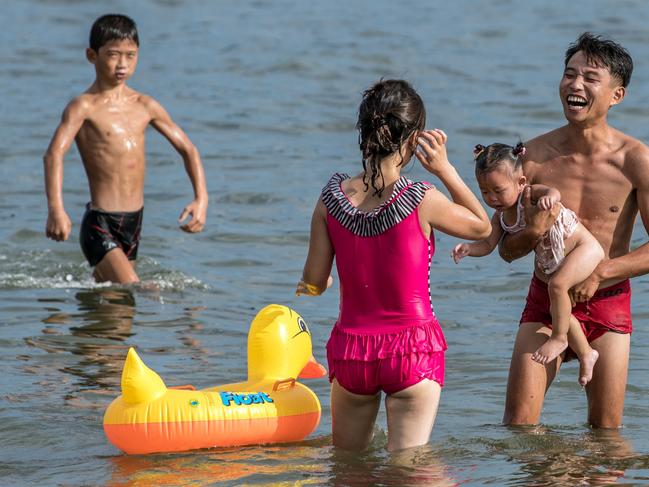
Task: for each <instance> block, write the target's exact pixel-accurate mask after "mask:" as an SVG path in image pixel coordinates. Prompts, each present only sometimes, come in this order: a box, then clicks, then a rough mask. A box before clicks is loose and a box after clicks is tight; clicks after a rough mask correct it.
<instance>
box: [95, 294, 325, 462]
mask: <svg viewBox="0 0 649 487" xmlns="http://www.w3.org/2000/svg"><path fill="white" fill-rule="evenodd" d="M326 373H327V371H326V369H325V368H324V367H323V366H322V365H320V364H318V363H317V362H316V361H315V359H314V358H313V355H312V353H311V334H310V332H309V328H308V327H307V325H306V323H305V322H304V320H303V319H302V317H301V316H300V315H299V314H297V313H296V312H295V311H293V310H292V309H290V308H288V307H286V306H281V305H278V304H271V305H269V306H266V307H265V308H264V309H262V310H261V311H260V312H259V313H258V314H257V316H256V317H255V319H254V320H253V321H252V323H251V325H250V331H249V333H248V380H247V381H246V382H238V383H235V384H226V385H223V386H217V387H210V388H207V389H203V390H200V391H197V390H194V388H193V387H192V386H181V387H178V388H173V387H167V386H166V385H165V383H164V382H163V380H162V379H161V378H160V376H159V375H158V374H156V373H155V372H154V371H153V370H151V369H149V368H148V367H147V366H146V365H145V364H144V362H142V360H141V359H140V357H139V356H138V355H137V353H136V352H135V350H134V349H133V348H131V349H129V351H128V355H127V357H126V362H125V364H124V369H123V371H122V395H121V396H119V397H117V398H116V399H115V400H114V401H113V402H112V403H111V404H110V406H108V409H107V410H106V413H105V414H104V431H105V433H106V436H107V437H108V440H109V441H110V442H111V443H112V444H113V445H115V446H116V447H117V448H119V449H120V450H122V451H124V452H125V453H131V454H138V453H153V452H171V451H184V450H193V449H198V448H210V447H218V446H238V445H250V444H263V443H282V442H290V441H298V440H301V439H303V438H305V437H306V436H307V435H308V434H310V433H311V432H312V431H313V430H315V428H316V427H317V426H318V423H319V422H320V402H319V401H318V398H317V396H316V395H315V394H314V393H313V391H311V390H310V389H309V388H308V387H306V386H304V385H303V384H300V383H299V382H297V381H296V379H298V378H316V377H324V376H325V375H326Z"/></svg>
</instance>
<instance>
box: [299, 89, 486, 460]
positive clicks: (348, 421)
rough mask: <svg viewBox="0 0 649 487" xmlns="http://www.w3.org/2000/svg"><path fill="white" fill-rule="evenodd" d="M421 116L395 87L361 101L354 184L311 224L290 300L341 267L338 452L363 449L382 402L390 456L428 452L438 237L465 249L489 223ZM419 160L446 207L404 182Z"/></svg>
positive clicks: (331, 194)
mask: <svg viewBox="0 0 649 487" xmlns="http://www.w3.org/2000/svg"><path fill="white" fill-rule="evenodd" d="M425 121H426V112H425V109H424V104H423V102H422V100H421V98H420V97H419V95H418V94H417V92H416V91H415V90H414V89H413V88H412V87H411V86H410V84H408V83H407V82H406V81H402V80H385V81H380V82H378V83H376V84H375V85H374V86H372V87H371V88H369V89H368V90H367V91H365V92H364V94H363V100H362V102H361V105H360V108H359V114H358V122H357V124H356V126H357V129H358V131H359V143H360V148H361V151H362V156H363V171H362V172H361V173H360V174H358V175H357V176H354V177H350V176H348V175H346V174H334V175H333V176H332V177H331V179H330V180H329V182H327V184H326V185H325V187H324V189H323V190H322V195H321V197H320V198H319V200H318V202H317V204H316V207H315V211H314V213H313V218H312V220H311V239H310V244H309V254H308V256H307V260H306V264H305V266H304V273H303V277H302V280H301V281H300V283H299V284H298V288H297V293H298V294H306V295H318V294H321V293H322V292H324V290H325V289H326V288H327V285H328V279H329V275H330V273H331V267H332V264H333V259H334V256H335V258H336V268H337V270H338V277H339V279H340V314H339V317H338V320H337V321H336V324H335V326H334V328H333V331H332V333H331V337H330V339H329V341H328V343H327V359H328V362H329V371H330V372H329V376H330V380H331V383H332V386H331V409H332V424H333V443H334V445H336V446H338V447H341V448H344V449H349V450H360V449H363V448H365V447H366V446H367V445H368V444H369V442H370V440H371V438H372V431H373V427H374V422H375V420H376V415H377V413H378V410H379V407H380V404H381V391H383V392H385V394H386V399H385V405H386V410H387V420H388V449H389V450H398V449H403V448H408V447H413V446H418V445H422V444H425V443H427V442H428V439H429V436H430V432H431V430H432V427H433V423H434V420H435V415H436V413H437V406H438V403H439V397H440V393H441V387H442V385H443V383H444V351H445V350H446V342H445V340H444V335H443V333H442V330H441V328H440V326H439V323H438V321H437V318H436V317H435V313H434V312H433V309H432V305H431V300H430V288H429V278H430V265H431V261H432V257H433V253H434V251H435V239H434V237H433V229H438V230H441V231H443V232H445V233H448V234H450V235H454V236H458V237H460V238H467V239H480V238H484V237H486V236H487V235H488V234H489V218H488V216H487V214H486V212H485V210H484V209H483V208H482V206H481V205H480V202H479V201H478V199H477V198H476V197H475V195H474V194H473V193H472V192H471V190H470V189H469V188H468V187H467V186H466V184H465V183H464V182H463V181H462V179H461V178H460V177H459V175H458V174H457V172H456V171H455V168H454V167H453V166H452V165H451V164H450V163H449V161H448V159H447V156H446V147H445V144H446V134H444V132H442V131H441V130H437V129H435V130H430V131H424V124H425ZM413 154H414V155H416V157H417V159H419V161H420V162H421V164H422V166H423V167H424V168H425V169H427V170H428V171H429V172H430V173H431V174H433V175H435V176H437V177H438V178H439V179H440V181H441V182H442V184H444V186H446V188H447V190H448V192H449V193H450V195H451V198H452V200H449V199H448V198H447V197H446V196H445V195H444V194H443V193H441V192H440V191H437V190H436V189H435V188H434V187H433V186H431V185H430V184H429V183H425V182H414V181H411V180H409V179H407V178H406V177H404V176H401V169H402V168H403V167H404V166H405V165H406V164H407V163H408V162H409V161H410V159H411V158H412V156H413Z"/></svg>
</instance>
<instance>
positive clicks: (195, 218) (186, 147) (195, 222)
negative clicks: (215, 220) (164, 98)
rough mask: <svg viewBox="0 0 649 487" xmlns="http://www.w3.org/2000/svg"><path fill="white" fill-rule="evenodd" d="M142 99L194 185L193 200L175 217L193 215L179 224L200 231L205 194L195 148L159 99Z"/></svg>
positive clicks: (190, 229)
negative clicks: (185, 221)
mask: <svg viewBox="0 0 649 487" xmlns="http://www.w3.org/2000/svg"><path fill="white" fill-rule="evenodd" d="M142 99H143V102H144V105H145V106H146V108H147V110H148V111H149V114H150V116H151V125H152V126H153V128H155V129H156V130H157V131H158V132H160V133H161V134H162V135H163V136H164V137H165V138H166V139H167V140H168V141H169V142H170V143H171V145H172V146H173V147H174V149H176V151H177V152H178V153H179V154H180V155H181V156H182V158H183V161H184V163H185V170H186V171H187V175H188V176H189V179H190V181H191V183H192V187H193V188H194V200H193V201H192V202H191V203H190V204H188V205H187V206H185V208H184V209H183V211H182V213H181V214H180V218H179V219H178V220H179V221H180V222H182V221H183V220H184V219H185V218H187V217H188V216H189V215H191V216H192V219H191V220H190V221H189V222H188V223H186V224H184V225H182V226H181V227H180V228H181V229H183V230H184V231H186V232H190V233H195V232H200V231H201V230H203V227H204V226H205V219H206V216H207V202H208V196H207V186H206V184H205V172H204V170H203V164H202V163H201V156H200V154H199V153H198V149H196V146H195V145H194V144H193V143H192V141H191V140H189V137H187V135H186V134H185V132H183V130H182V129H181V128H180V127H179V126H178V125H176V123H175V122H174V121H173V120H172V119H171V117H170V116H169V114H168V113H167V111H166V110H165V109H164V108H163V107H162V105H160V103H158V102H157V101H155V100H154V99H153V98H151V97H149V96H143V97H142Z"/></svg>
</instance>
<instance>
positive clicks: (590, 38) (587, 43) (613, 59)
mask: <svg viewBox="0 0 649 487" xmlns="http://www.w3.org/2000/svg"><path fill="white" fill-rule="evenodd" d="M579 51H583V53H584V55H585V56H586V60H587V61H588V62H589V63H592V64H594V65H595V66H597V67H605V68H606V69H608V70H609V72H610V73H611V76H612V77H613V78H615V79H616V80H617V81H618V82H619V83H620V84H621V85H622V86H623V87H625V88H626V87H627V86H628V84H629V81H631V73H633V60H632V59H631V55H630V54H629V52H628V51H627V50H626V49H625V48H624V47H622V46H621V45H620V44H618V43H617V42H615V41H612V40H610V39H604V38H603V37H602V36H599V35H595V34H592V33H590V32H584V33H583V34H581V35H580V36H579V37H578V38H577V40H576V41H575V42H574V43H572V44H570V46H569V47H568V50H567V51H566V59H565V66H567V65H568V61H570V58H572V56H574V55H575V54H576V53H577V52H579Z"/></svg>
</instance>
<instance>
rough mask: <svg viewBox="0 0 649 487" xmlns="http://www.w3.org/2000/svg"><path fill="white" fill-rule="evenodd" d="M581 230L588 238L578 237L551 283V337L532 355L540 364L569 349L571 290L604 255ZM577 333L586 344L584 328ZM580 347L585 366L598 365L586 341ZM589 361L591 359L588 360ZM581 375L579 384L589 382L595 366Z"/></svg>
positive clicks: (592, 239)
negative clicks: (569, 292)
mask: <svg viewBox="0 0 649 487" xmlns="http://www.w3.org/2000/svg"><path fill="white" fill-rule="evenodd" d="M579 230H580V234H582V235H583V234H584V233H585V235H583V236H582V235H580V234H578V236H579V237H581V238H579V240H578V241H577V243H576V244H575V247H574V248H573V249H572V251H571V252H570V253H569V254H568V255H566V257H565V259H564V261H563V263H562V264H561V267H560V268H559V270H558V271H557V272H556V273H555V274H554V275H553V276H552V278H551V279H550V281H549V282H548V293H549V295H550V313H551V314H552V336H551V337H550V338H549V339H548V341H547V342H546V343H544V344H543V345H542V346H541V347H539V349H538V350H537V351H536V352H534V354H533V355H532V360H535V361H536V362H539V363H541V364H546V363H548V362H551V361H552V360H554V359H555V358H557V357H558V356H559V354H560V353H561V352H563V351H564V350H565V349H566V348H567V346H568V331H569V330H570V319H571V317H572V314H571V312H572V303H571V301H570V297H569V295H568V291H569V290H570V288H571V287H573V286H575V285H576V284H578V283H580V282H582V281H583V280H584V279H586V278H587V277H588V276H590V274H591V273H592V272H593V270H595V267H597V264H599V262H600V261H601V260H602V258H603V256H604V252H603V250H602V248H601V246H600V245H599V243H598V242H597V241H596V240H595V238H594V237H593V236H592V235H591V234H590V233H587V232H585V229H583V227H582V226H581V225H580V228H579ZM574 332H575V333H574V334H575V335H576V334H580V335H581V336H582V337H583V339H584V341H586V337H584V336H583V332H581V327H579V330H577V329H574ZM577 348H579V351H577V350H575V352H576V353H577V355H578V357H579V360H580V361H582V366H583V365H585V364H587V363H589V362H592V365H594V364H595V361H596V360H597V358H596V357H595V358H594V360H592V358H593V357H592V353H591V352H592V351H594V350H592V348H590V346H589V345H588V343H587V342H586V346H585V347H583V346H578V347H577ZM580 352H581V355H580ZM587 358H588V359H589V360H586V359H587ZM582 372H584V373H583V374H582V373H580V379H579V382H580V383H582V381H583V380H585V381H586V382H588V380H590V379H589V378H588V377H589V376H591V375H592V367H590V372H588V371H583V370H582ZM584 384H585V382H584V383H582V385H584Z"/></svg>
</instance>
